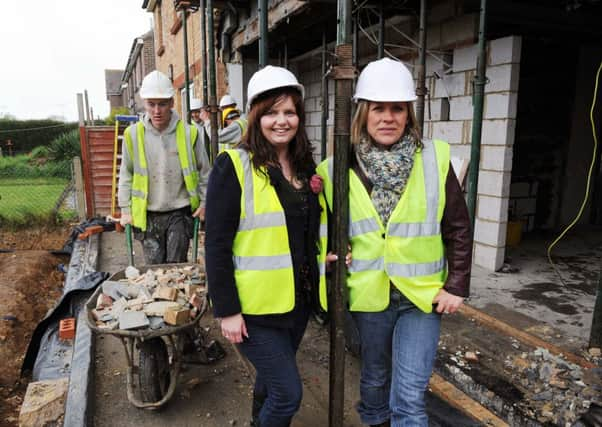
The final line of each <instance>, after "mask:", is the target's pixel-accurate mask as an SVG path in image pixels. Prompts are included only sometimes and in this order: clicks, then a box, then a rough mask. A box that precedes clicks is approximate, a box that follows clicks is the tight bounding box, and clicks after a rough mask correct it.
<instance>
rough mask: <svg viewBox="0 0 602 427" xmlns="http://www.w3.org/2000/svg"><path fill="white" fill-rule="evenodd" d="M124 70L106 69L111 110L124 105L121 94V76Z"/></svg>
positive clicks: (106, 84)
mask: <svg viewBox="0 0 602 427" xmlns="http://www.w3.org/2000/svg"><path fill="white" fill-rule="evenodd" d="M122 75H123V70H105V90H106V93H107V101H109V111H111V110H113V108H119V107H123V98H122V96H121V76H122Z"/></svg>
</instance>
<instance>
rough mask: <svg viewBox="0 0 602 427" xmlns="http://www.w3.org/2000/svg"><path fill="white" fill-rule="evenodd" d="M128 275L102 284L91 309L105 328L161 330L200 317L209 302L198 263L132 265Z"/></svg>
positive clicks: (94, 316) (203, 277)
mask: <svg viewBox="0 0 602 427" xmlns="http://www.w3.org/2000/svg"><path fill="white" fill-rule="evenodd" d="M125 276H126V278H125V279H123V280H119V281H112V280H107V281H105V282H104V283H103V284H102V292H101V293H100V294H99V295H98V299H97V301H96V308H95V309H93V310H91V314H92V317H93V318H94V321H95V322H96V325H97V326H98V327H99V328H101V329H108V330H114V329H122V330H133V329H141V328H150V329H161V328H164V327H169V326H180V325H183V324H186V323H188V322H190V321H191V320H192V319H194V318H195V317H197V316H198V315H199V314H200V312H201V310H202V308H203V307H204V305H205V304H206V293H207V292H206V287H205V273H204V272H203V271H201V270H200V268H199V266H198V265H191V266H185V267H172V268H167V269H164V268H156V269H149V270H147V271H146V273H144V274H140V272H139V271H138V270H137V269H136V268H135V267H131V266H130V267H128V268H127V269H126V271H125Z"/></svg>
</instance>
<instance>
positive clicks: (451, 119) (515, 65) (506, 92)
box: [425, 36, 521, 270]
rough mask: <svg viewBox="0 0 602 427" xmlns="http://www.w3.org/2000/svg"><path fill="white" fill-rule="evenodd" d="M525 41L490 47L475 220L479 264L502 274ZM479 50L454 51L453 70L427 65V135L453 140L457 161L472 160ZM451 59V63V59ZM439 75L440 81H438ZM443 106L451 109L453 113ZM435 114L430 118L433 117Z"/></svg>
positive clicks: (492, 43)
mask: <svg viewBox="0 0 602 427" xmlns="http://www.w3.org/2000/svg"><path fill="white" fill-rule="evenodd" d="M520 51H521V38H520V37H516V36H511V37H505V38H502V39H498V40H492V41H490V42H489V43H488V45H487V70H486V74H487V79H488V83H487V84H486V85H485V100H484V110H483V127H482V134H481V161H480V165H479V185H478V190H477V191H478V195H477V211H476V221H475V242H474V256H473V260H474V263H475V264H477V265H480V266H483V267H485V268H487V269H490V270H498V269H499V268H500V267H501V266H502V265H503V263H504V253H505V249H506V227H507V223H508V197H509V193H510V178H511V171H512V146H513V145H514V135H515V129H516V106H517V98H518V81H519V71H520ZM477 55H478V50H477V45H471V46H467V47H463V48H457V49H454V50H453V55H452V58H451V64H449V65H451V68H449V67H445V66H444V65H442V64H441V63H439V62H437V61H434V60H432V58H430V60H429V61H428V62H427V86H428V87H429V93H430V94H431V99H430V103H431V105H430V110H429V106H428V105H427V106H426V112H425V135H426V136H427V137H430V138H438V139H443V140H445V141H447V142H448V143H449V144H450V145H451V151H452V156H456V157H461V158H467V159H469V158H470V142H471V137H472V116H473V100H472V96H473V88H472V80H473V79H474V76H475V74H476V66H477ZM446 59H447V60H449V58H446ZM445 68H447V72H446V73H445V74H442V73H441V71H442V70H443V69H445ZM433 71H437V72H438V74H439V76H440V78H435V76H434V74H433ZM442 105H443V106H446V105H448V106H449V111H448V112H447V111H446V110H445V108H442ZM429 111H430V114H429Z"/></svg>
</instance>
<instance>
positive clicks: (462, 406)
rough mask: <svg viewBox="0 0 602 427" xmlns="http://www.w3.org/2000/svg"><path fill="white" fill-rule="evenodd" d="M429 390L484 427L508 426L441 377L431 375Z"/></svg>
mask: <svg viewBox="0 0 602 427" xmlns="http://www.w3.org/2000/svg"><path fill="white" fill-rule="evenodd" d="M429 388H430V390H431V391H432V392H433V394H435V395H436V396H438V397H439V398H440V399H442V400H444V401H445V402H447V403H449V404H450V405H451V406H453V407H454V408H456V409H458V410H459V411H460V412H462V413H464V414H465V415H467V416H468V417H470V418H472V419H473V420H475V421H478V422H480V423H482V424H483V425H485V426H492V427H508V424H507V423H506V422H505V421H504V420H502V419H501V418H498V416H497V415H495V414H494V413H493V412H491V411H490V410H488V409H487V408H485V407H484V406H483V405H481V404H480V403H479V402H477V401H476V400H473V399H471V398H470V397H469V396H468V395H466V394H465V393H464V392H462V391H461V390H459V389H457V388H456V387H455V386H454V385H453V384H451V383H449V382H447V381H445V380H444V379H443V377H441V376H440V375H438V374H435V373H433V375H431V380H430V381H429Z"/></svg>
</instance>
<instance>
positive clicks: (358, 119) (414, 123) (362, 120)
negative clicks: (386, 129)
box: [351, 99, 422, 148]
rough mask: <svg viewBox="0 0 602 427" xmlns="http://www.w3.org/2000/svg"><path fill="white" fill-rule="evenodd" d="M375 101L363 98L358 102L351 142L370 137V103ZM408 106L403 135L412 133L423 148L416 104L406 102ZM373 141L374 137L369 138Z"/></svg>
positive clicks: (352, 123)
mask: <svg viewBox="0 0 602 427" xmlns="http://www.w3.org/2000/svg"><path fill="white" fill-rule="evenodd" d="M371 102H373V101H366V100H364V99H361V100H360V101H359V102H358V103H357V109H356V110H355V114H354V115H353V120H352V122H351V143H352V144H359V143H360V142H361V140H362V139H366V138H369V135H368V130H367V129H366V123H367V122H368V110H369V107H370V103H371ZM406 104H407V106H408V122H407V123H406V128H405V129H404V131H403V135H404V136H405V135H408V134H410V135H411V136H412V137H413V139H414V141H415V142H416V145H417V146H418V148H422V141H421V138H420V128H419V127H418V120H417V119H416V113H414V105H413V104H412V103H411V102H406ZM369 139H370V141H372V138H369Z"/></svg>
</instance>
